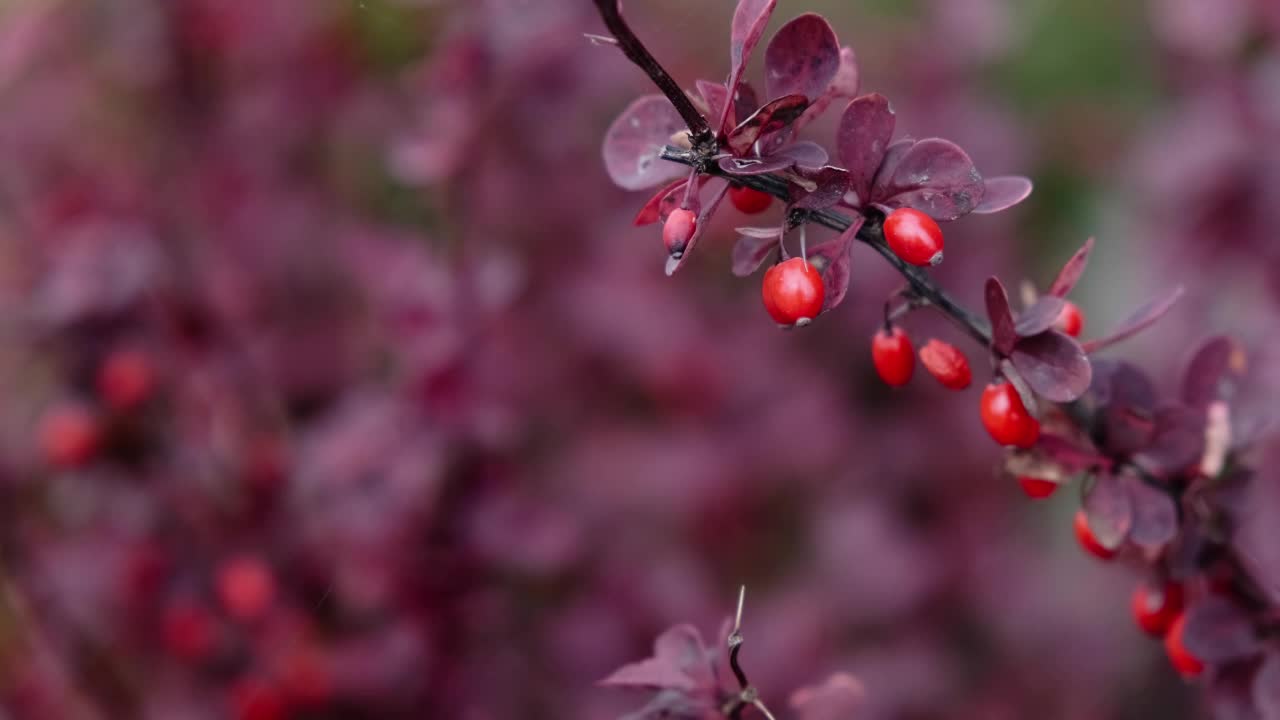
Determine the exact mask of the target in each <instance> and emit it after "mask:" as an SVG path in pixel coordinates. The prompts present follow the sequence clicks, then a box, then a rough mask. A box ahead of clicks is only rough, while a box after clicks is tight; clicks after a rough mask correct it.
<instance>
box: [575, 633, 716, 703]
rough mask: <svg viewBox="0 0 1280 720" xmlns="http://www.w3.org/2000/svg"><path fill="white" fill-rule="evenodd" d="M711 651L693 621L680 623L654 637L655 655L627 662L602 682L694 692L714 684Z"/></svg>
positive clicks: (602, 683) (604, 683) (621, 685)
mask: <svg viewBox="0 0 1280 720" xmlns="http://www.w3.org/2000/svg"><path fill="white" fill-rule="evenodd" d="M714 683H715V675H714V672H713V669H712V666H711V655H710V651H709V650H708V649H707V648H706V646H705V645H704V644H703V642H702V635H701V633H699V632H698V630H697V628H695V627H693V626H691V625H677V626H675V627H673V628H670V629H668V630H667V631H666V632H664V633H662V634H661V635H659V636H658V638H657V639H656V640H654V641H653V657H650V658H648V659H646V660H641V661H640V662H635V663H631V664H629V665H624V666H622V667H621V668H618V669H617V670H616V671H614V672H613V674H611V675H610V676H609V677H607V678H605V679H603V680H601V681H600V682H599V684H600V685H602V686H608V687H638V688H646V689H650V690H683V691H687V692H694V691H700V690H705V689H708V688H711V687H713V686H714Z"/></svg>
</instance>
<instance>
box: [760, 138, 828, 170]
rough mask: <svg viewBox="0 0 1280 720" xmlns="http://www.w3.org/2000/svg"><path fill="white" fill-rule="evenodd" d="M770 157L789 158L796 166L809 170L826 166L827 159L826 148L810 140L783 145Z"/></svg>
mask: <svg viewBox="0 0 1280 720" xmlns="http://www.w3.org/2000/svg"><path fill="white" fill-rule="evenodd" d="M771 156H781V157H787V158H791V159H792V160H795V164H796V165H799V166H800V167H803V168H811V169H813V168H820V167H822V166H823V165H826V164H827V160H828V159H829V158H828V156H827V150H826V148H824V147H822V146H821V145H819V144H818V143H816V142H813V141H811V140H800V141H798V142H793V143H791V144H790V145H784V146H782V147H780V148H778V149H777V150H775V151H773V152H772V153H771Z"/></svg>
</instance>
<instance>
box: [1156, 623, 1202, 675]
mask: <svg viewBox="0 0 1280 720" xmlns="http://www.w3.org/2000/svg"><path fill="white" fill-rule="evenodd" d="M1186 624H1187V615H1186V613H1181V614H1179V615H1178V617H1177V619H1175V620H1174V621H1173V624H1172V625H1170V626H1169V632H1168V633H1166V634H1165V636H1164V650H1165V653H1166V654H1168V656H1169V663H1170V664H1171V665H1173V669H1174V670H1177V671H1178V674H1179V675H1181V676H1182V677H1184V678H1188V679H1190V678H1193V677H1195V676H1197V675H1199V674H1200V673H1202V672H1204V662H1202V661H1201V660H1200V658H1198V657H1196V656H1195V655H1192V654H1191V653H1190V651H1188V650H1187V646H1186V645H1184V644H1183V643H1182V632H1183V630H1184V628H1185V627H1186Z"/></svg>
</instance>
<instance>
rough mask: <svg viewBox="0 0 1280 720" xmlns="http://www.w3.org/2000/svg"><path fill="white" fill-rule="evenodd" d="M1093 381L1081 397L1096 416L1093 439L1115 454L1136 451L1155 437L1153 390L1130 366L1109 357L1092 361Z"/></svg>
mask: <svg viewBox="0 0 1280 720" xmlns="http://www.w3.org/2000/svg"><path fill="white" fill-rule="evenodd" d="M1091 364H1092V365H1093V382H1092V383H1091V384H1090V386H1089V392H1088V393H1086V394H1085V395H1084V397H1083V398H1081V403H1082V405H1083V406H1084V407H1086V408H1088V409H1090V410H1091V411H1092V412H1093V413H1094V414H1096V416H1097V418H1098V420H1097V424H1098V427H1097V430H1096V433H1095V436H1096V437H1095V440H1096V441H1097V442H1098V445H1099V447H1101V448H1103V449H1104V450H1105V451H1106V452H1108V453H1112V454H1115V455H1127V454H1129V453H1132V452H1136V451H1138V450H1140V449H1142V448H1144V447H1146V446H1147V444H1148V443H1149V442H1150V441H1151V438H1152V436H1153V435H1154V434H1155V405H1156V395H1155V387H1154V386H1153V385H1152V384H1151V380H1150V379H1149V378H1148V377H1147V376H1146V374H1145V373H1143V372H1142V371H1141V370H1139V369H1138V368H1137V367H1134V366H1133V365H1131V364H1129V363H1126V362H1122V361H1119V360H1112V359H1110V358H1097V359H1095V360H1093V361H1092V363H1091Z"/></svg>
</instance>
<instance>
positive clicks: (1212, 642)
mask: <svg viewBox="0 0 1280 720" xmlns="http://www.w3.org/2000/svg"><path fill="white" fill-rule="evenodd" d="M1182 643H1183V645H1185V646H1186V647H1187V651H1188V652H1190V653H1191V654H1192V655H1194V656H1196V657H1197V658H1200V659H1201V660H1202V661H1204V662H1206V663H1210V664H1218V663H1225V662H1230V661H1232V660H1239V659H1242V658H1247V657H1249V656H1251V655H1254V654H1255V653H1257V652H1258V647H1259V641H1258V633H1257V631H1256V630H1255V629H1254V627H1253V623H1252V621H1251V619H1250V617H1249V614H1248V613H1246V612H1245V611H1244V610H1242V609H1241V608H1240V607H1239V606H1237V605H1236V604H1235V603H1233V602H1231V601H1230V600H1228V599H1227V598H1225V597H1222V596H1220V595H1209V596H1208V597H1206V598H1205V599H1204V600H1202V601H1200V602H1199V603H1198V604H1196V605H1192V606H1191V608H1190V609H1189V610H1187V620H1186V625H1185V626H1183V629H1182Z"/></svg>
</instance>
